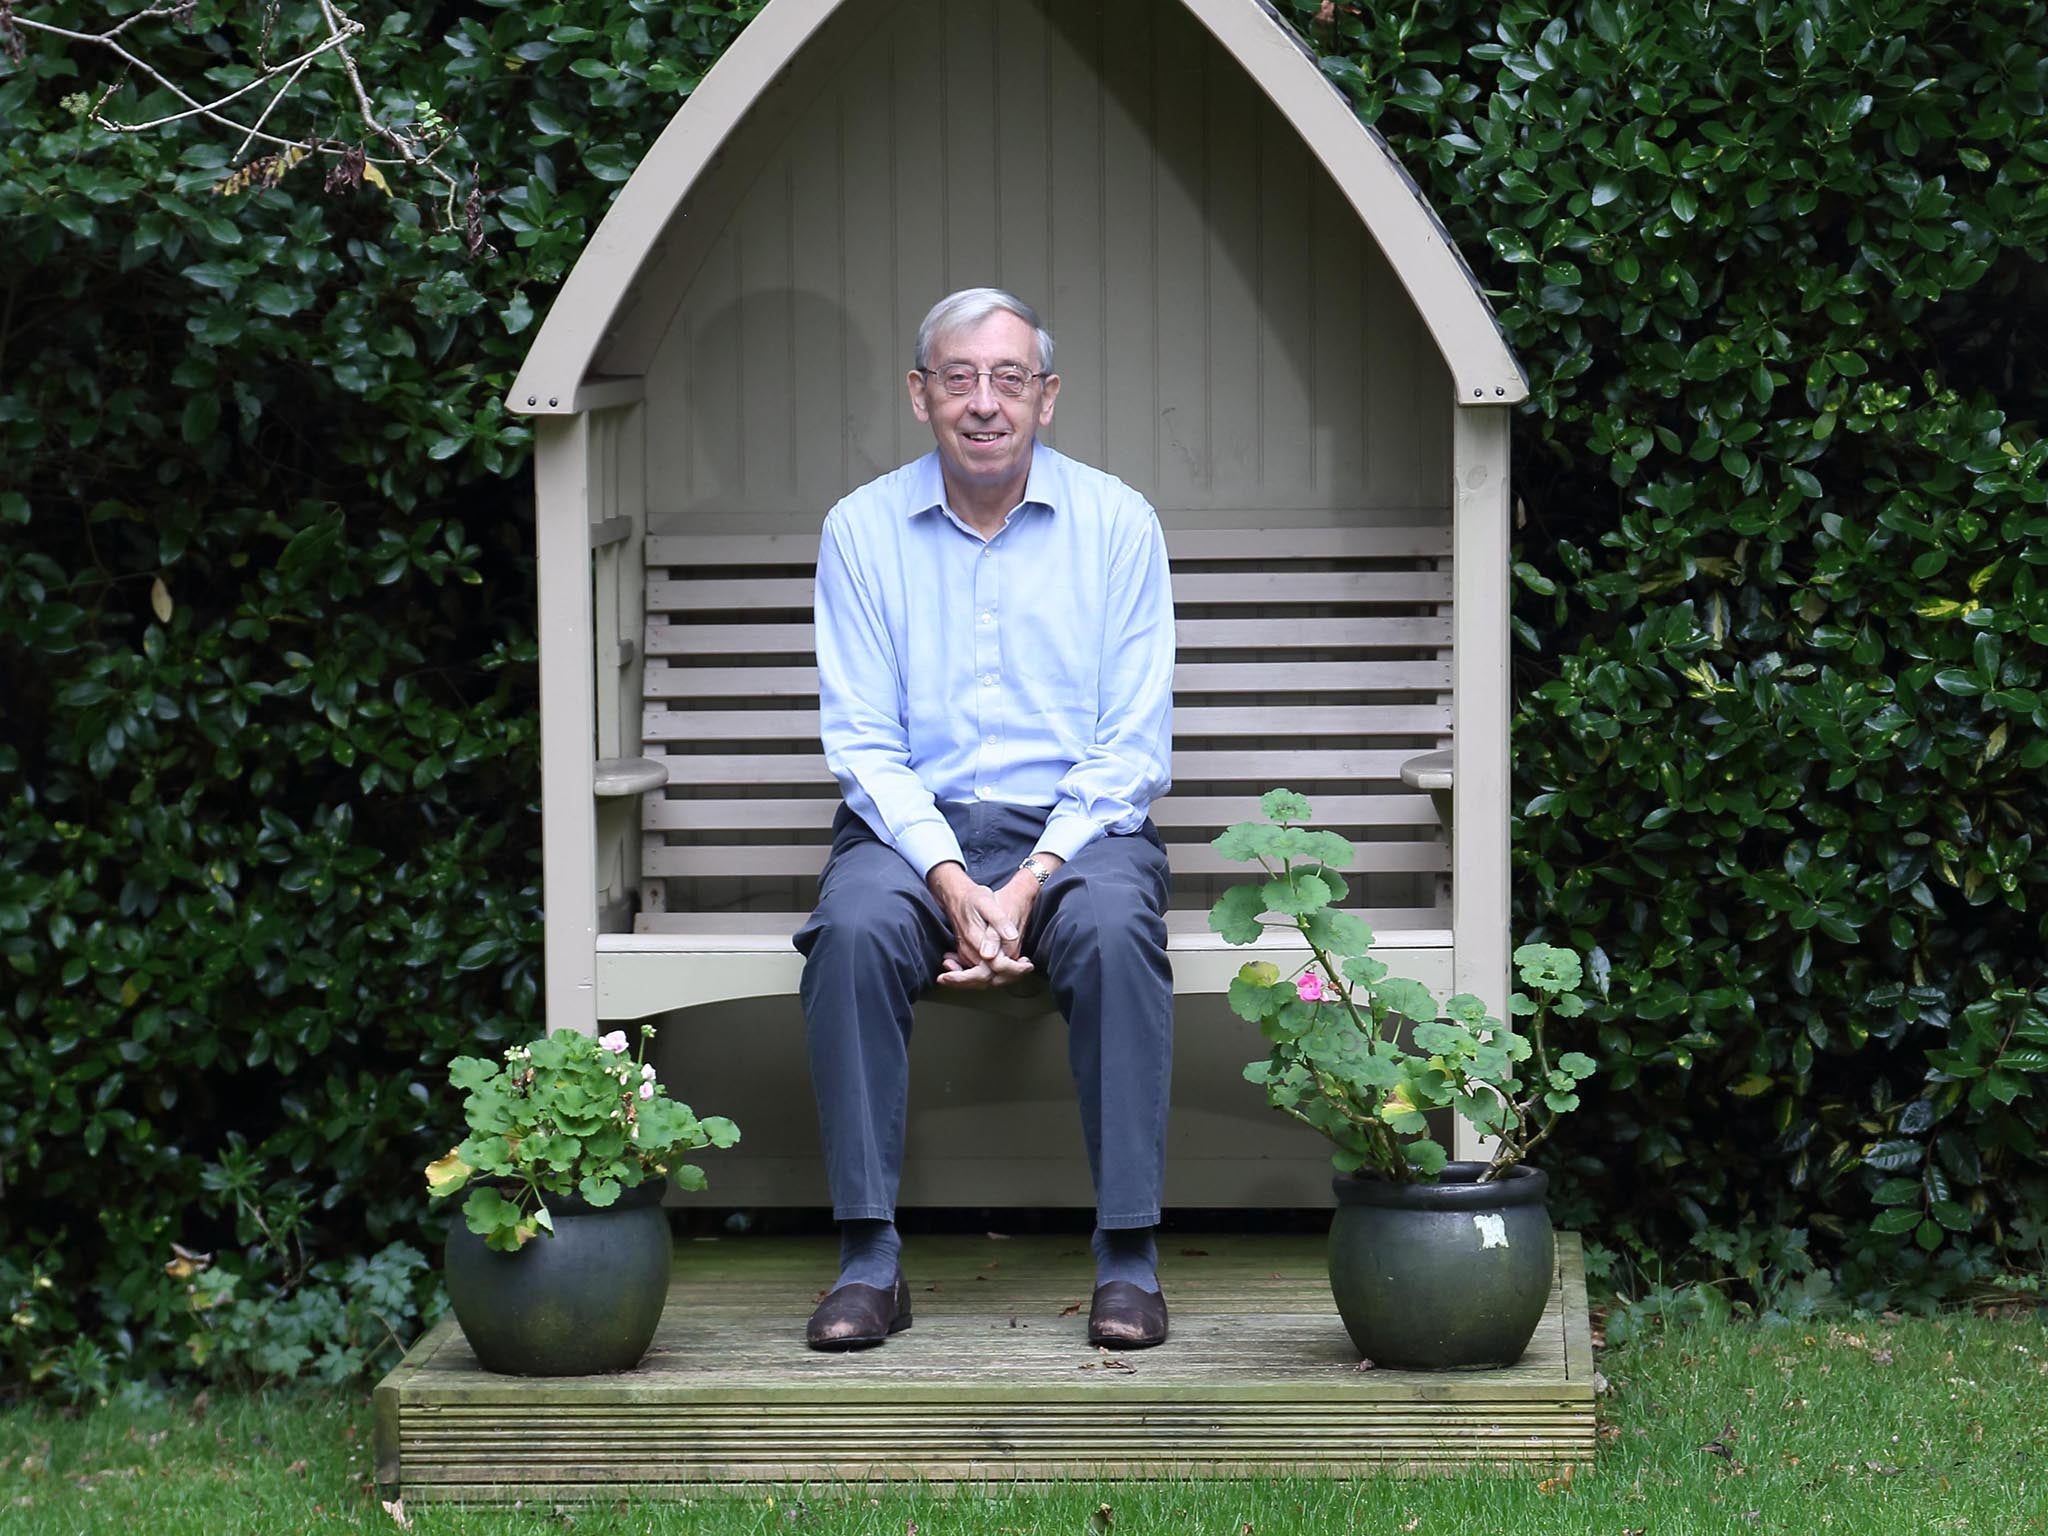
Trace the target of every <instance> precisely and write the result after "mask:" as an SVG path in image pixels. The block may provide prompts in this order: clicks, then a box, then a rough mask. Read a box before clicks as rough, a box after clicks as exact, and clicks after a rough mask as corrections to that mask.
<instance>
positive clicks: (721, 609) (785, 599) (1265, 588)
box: [647, 570, 1451, 613]
mask: <svg viewBox="0 0 2048 1536" xmlns="http://www.w3.org/2000/svg"><path fill="white" fill-rule="evenodd" d="M1173 600H1174V602H1175V604H1177V605H1179V606H1183V607H1185V606H1190V605H1194V606H1201V607H1230V606H1235V605H1246V606H1250V605H1253V604H1274V603H1280V604H1289V605H1292V604H1296V603H1300V604H1310V603H1317V604H1327V603H1338V604H1341V603H1448V602H1449V601H1450V600H1451V577H1450V573H1449V572H1448V571H1441V572H1440V571H1302V572H1292V573H1290V572H1287V571H1271V570H1268V571H1243V572H1237V573H1221V572H1219V573H1216V574H1205V573H1199V572H1188V571H1176V572H1174V575H1173ZM814 601H815V593H814V591H813V588H812V582H811V578H809V577H808V576H747V577H737V576H728V575H720V574H716V573H710V574H706V575H704V576H702V577H701V578H699V579H696V580H689V581H673V580H664V579H661V578H658V577H657V578H650V579H649V581H648V583H647V611H648V612H650V613H760V612H763V611H767V610H775V609H781V610H786V611H788V612H792V613H809V612H810V611H811V605H812V603H813V602H814Z"/></svg>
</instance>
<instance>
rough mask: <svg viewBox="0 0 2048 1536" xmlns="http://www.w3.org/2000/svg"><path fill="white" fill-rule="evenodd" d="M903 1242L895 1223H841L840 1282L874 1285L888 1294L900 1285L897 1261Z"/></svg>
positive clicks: (837, 1286) (835, 1288)
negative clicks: (897, 1278)
mask: <svg viewBox="0 0 2048 1536" xmlns="http://www.w3.org/2000/svg"><path fill="white" fill-rule="evenodd" d="M902 1252H903V1239H902V1237H901V1236H900V1235H899V1234H898V1233H897V1231H896V1223H895V1222H893V1221H842V1222H841V1223H839V1280H838V1283H837V1284H835V1285H834V1286H833V1287H832V1289H833V1290H835V1291H836V1290H838V1289H839V1287H840V1286H842V1285H872V1286H873V1287H874V1288H875V1289H876V1290H878V1291H886V1290H888V1289H889V1287H890V1286H892V1285H894V1284H895V1283H896V1261H897V1259H898V1258H899V1256H900V1255H901V1254H902Z"/></svg>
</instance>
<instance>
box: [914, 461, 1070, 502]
mask: <svg viewBox="0 0 2048 1536" xmlns="http://www.w3.org/2000/svg"><path fill="white" fill-rule="evenodd" d="M911 474H912V479H911V485H910V503H909V507H908V509H907V511H906V512H905V514H904V515H905V516H906V517H918V516H920V515H922V514H923V513H926V512H936V511H938V510H939V509H940V508H941V507H943V506H944V505H945V504H946V477H945V474H944V473H943V472H942V471H941V470H940V468H939V451H938V450H937V449H936V448H934V449H933V450H932V451H931V452H930V453H928V454H926V455H925V456H924V457H923V458H921V459H919V460H918V461H917V463H916V464H915V465H914V466H912V469H911ZM1066 492H1067V477H1066V476H1065V474H1063V473H1062V472H1061V463H1060V456H1059V455H1058V454H1057V453H1055V452H1053V450H1052V449H1050V448H1048V447H1046V446H1045V444H1044V443H1033V444H1032V445H1031V473H1030V474H1029V475H1027V476H1026V477H1025V480H1024V499H1023V501H1021V502H1019V503H1018V505H1019V506H1026V507H1029V506H1040V507H1044V508H1045V509H1046V510H1047V511H1048V512H1051V511H1057V510H1058V509H1059V507H1060V506H1061V505H1062V504H1063V503H1064V502H1065V501H1066V499H1067V495H1066Z"/></svg>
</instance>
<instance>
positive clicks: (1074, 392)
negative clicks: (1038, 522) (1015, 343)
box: [1046, 0, 1108, 464]
mask: <svg viewBox="0 0 2048 1536" xmlns="http://www.w3.org/2000/svg"><path fill="white" fill-rule="evenodd" d="M1047 13H1048V15H1049V16H1050V18H1051V25H1050V26H1049V27H1048V28H1047V32H1046V110H1047V113H1048V114H1049V116H1050V119H1051V122H1050V129H1051V131H1050V133H1049V135H1048V153H1049V154H1050V156H1051V176H1052V208H1051V211H1050V214H1049V216H1048V218H1047V221H1046V222H1047V226H1048V230H1049V233H1050V235H1051V237H1052V286H1051V290H1050V292H1049V293H1048V295H1047V298H1046V308H1047V311H1048V313H1047V316H1046V319H1047V323H1048V324H1050V325H1051V327H1052V331H1053V334H1054V335H1055V336H1056V337H1058V338H1059V346H1060V378H1061V381H1062V382H1061V385H1060V401H1059V415H1058V417H1057V418H1056V427H1057V430H1056V432H1055V433H1054V438H1055V440H1056V441H1057V442H1058V444H1059V447H1060V451H1061V452H1062V453H1067V454H1071V455H1073V456H1074V457H1075V458H1078V459H1081V460H1083V461H1085V462H1087V463H1090V464H1100V463H1101V462H1102V461H1103V457H1104V447H1105V444H1104V441H1103V429H1104V412H1105V410H1106V409H1107V405H1106V402H1107V399H1108V389H1107V386H1108V380H1107V379H1106V378H1105V376H1104V369H1103V343H1104V330H1103V320H1104V316H1103V287H1102V281H1103V272H1102V268H1103V229H1102V201H1103V185H1102V156H1103V146H1102V77H1101V73H1100V65H1101V47H1102V34H1101V29H1102V26H1103V24H1104V23H1103V17H1102V12H1101V9H1100V8H1099V7H1098V6H1097V5H1095V4H1093V3H1091V0H1051V3H1050V4H1049V5H1048V6H1047Z"/></svg>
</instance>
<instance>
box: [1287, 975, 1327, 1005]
mask: <svg viewBox="0 0 2048 1536" xmlns="http://www.w3.org/2000/svg"><path fill="white" fill-rule="evenodd" d="M1294 991H1295V995H1296V996H1297V997H1299V998H1300V999H1301V1000H1302V1001H1303V1002H1304V1003H1323V1002H1330V1001H1333V1000H1334V999H1335V998H1336V996H1337V992H1336V989H1335V988H1334V987H1329V986H1326V985H1324V983H1323V975H1322V972H1320V971H1303V972H1302V973H1301V975H1299V976H1298V977H1296V978H1295V981H1294Z"/></svg>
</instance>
